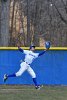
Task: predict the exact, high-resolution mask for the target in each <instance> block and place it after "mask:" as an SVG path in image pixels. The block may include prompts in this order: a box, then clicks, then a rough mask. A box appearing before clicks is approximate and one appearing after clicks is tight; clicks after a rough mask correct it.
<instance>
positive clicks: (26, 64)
mask: <svg viewBox="0 0 67 100" xmlns="http://www.w3.org/2000/svg"><path fill="white" fill-rule="evenodd" d="M45 44H46V45H45V46H46V50H44V51H43V52H41V53H35V52H34V50H35V46H34V45H31V46H30V48H29V50H23V49H21V48H20V47H18V49H19V51H20V52H22V53H24V54H25V59H24V61H23V62H21V64H20V69H19V71H18V72H16V73H14V74H11V75H7V74H5V75H4V82H5V81H6V80H7V79H8V78H10V77H18V76H21V75H22V74H23V73H24V72H25V71H27V72H28V73H29V74H30V75H31V77H32V79H33V82H34V84H35V88H36V89H40V88H41V86H40V85H38V83H37V80H36V74H35V72H34V70H33V69H32V68H31V66H30V65H31V63H32V62H33V61H34V59H36V58H38V57H39V56H41V55H43V54H44V53H45V52H46V51H47V50H48V49H49V48H50V43H49V42H46V43H45Z"/></svg>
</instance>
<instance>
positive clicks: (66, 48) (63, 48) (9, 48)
mask: <svg viewBox="0 0 67 100" xmlns="http://www.w3.org/2000/svg"><path fill="white" fill-rule="evenodd" d="M21 48H22V49H25V50H28V49H29V47H21ZM17 49H18V47H0V50H17ZM44 49H45V47H36V50H44ZM50 50H67V47H51V48H50Z"/></svg>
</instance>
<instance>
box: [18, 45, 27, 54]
mask: <svg viewBox="0 0 67 100" xmlns="http://www.w3.org/2000/svg"><path fill="white" fill-rule="evenodd" d="M18 50H19V51H20V52H22V53H24V54H28V52H29V50H23V49H21V48H20V47H19V46H18Z"/></svg>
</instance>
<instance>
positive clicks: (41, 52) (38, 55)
mask: <svg viewBox="0 0 67 100" xmlns="http://www.w3.org/2000/svg"><path fill="white" fill-rule="evenodd" d="M45 52H46V50H44V51H43V52H41V53H39V55H38V56H41V55H43V54H44V53H45Z"/></svg>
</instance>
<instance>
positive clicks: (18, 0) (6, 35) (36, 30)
mask: <svg viewBox="0 0 67 100" xmlns="http://www.w3.org/2000/svg"><path fill="white" fill-rule="evenodd" d="M45 41H50V42H51V45H52V46H67V0H0V46H17V44H19V45H20V46H29V45H30V44H31V43H34V44H35V45H36V46H43V45H44V42H45Z"/></svg>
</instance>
